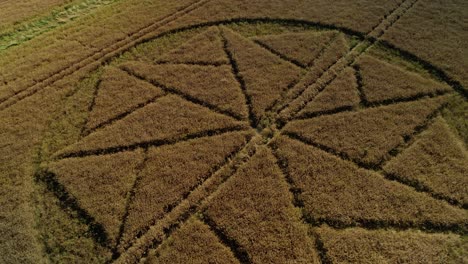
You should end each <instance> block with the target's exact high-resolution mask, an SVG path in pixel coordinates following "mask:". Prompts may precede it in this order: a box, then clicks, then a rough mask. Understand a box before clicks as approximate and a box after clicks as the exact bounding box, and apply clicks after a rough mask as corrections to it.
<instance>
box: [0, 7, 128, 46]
mask: <svg viewBox="0 0 468 264" xmlns="http://www.w3.org/2000/svg"><path fill="white" fill-rule="evenodd" d="M118 1H120V0H85V1H81V2H75V3H71V4H68V5H65V6H64V7H62V8H60V9H58V10H54V11H52V13H50V14H49V15H47V16H45V17H41V18H38V19H35V20H33V21H29V22H25V23H23V24H22V25H19V26H16V27H15V28H14V29H12V30H9V31H6V32H3V33H0V51H3V50H6V49H8V48H10V47H13V46H17V45H20V44H22V43H24V42H26V41H28V40H31V39H33V38H35V37H37V36H39V35H41V34H43V33H45V32H47V31H50V30H52V29H55V28H57V27H59V26H63V25H65V24H67V23H69V22H71V21H73V20H76V19H77V18H79V17H82V16H84V15H87V14H89V13H90V12H91V11H93V10H94V9H97V8H98V7H101V6H106V5H110V4H113V3H115V2H118Z"/></svg>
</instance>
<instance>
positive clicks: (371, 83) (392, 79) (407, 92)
mask: <svg viewBox="0 0 468 264" xmlns="http://www.w3.org/2000/svg"><path fill="white" fill-rule="evenodd" d="M358 67H359V69H360V74H361V76H362V90H363V92H364V95H365V97H366V99H367V101H369V102H371V103H373V102H381V101H386V100H395V99H404V98H409V97H412V96H417V95H426V94H437V93H440V92H447V91H450V90H451V89H452V88H451V87H450V86H448V85H447V84H445V83H441V82H437V81H434V80H431V79H428V78H424V77H422V76H420V75H418V74H417V73H413V72H409V71H406V70H404V69H402V68H400V67H397V66H394V65H391V64H390V63H387V62H384V61H381V60H378V59H375V58H372V57H370V56H363V57H361V58H360V59H359V61H358Z"/></svg>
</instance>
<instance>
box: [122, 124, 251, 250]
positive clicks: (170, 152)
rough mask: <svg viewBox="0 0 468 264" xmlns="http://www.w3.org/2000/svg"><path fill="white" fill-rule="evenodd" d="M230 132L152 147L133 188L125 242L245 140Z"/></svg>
mask: <svg viewBox="0 0 468 264" xmlns="http://www.w3.org/2000/svg"><path fill="white" fill-rule="evenodd" d="M247 136H248V134H247V132H230V133H226V134H222V135H219V136H213V137H206V138H200V139H195V140H189V141H186V142H182V143H178V144H175V145H168V146H162V147H155V148H151V149H150V150H149V152H148V158H147V162H146V165H145V168H144V169H143V170H142V173H141V177H140V180H139V181H138V184H137V186H136V189H135V197H134V199H133V201H132V204H131V206H130V209H129V212H128V220H127V221H126V225H125V232H124V236H123V242H124V245H125V244H127V243H128V242H130V241H131V240H132V239H133V238H134V237H135V236H137V235H138V234H141V233H142V232H144V231H145V230H146V228H147V227H148V226H150V225H151V224H152V223H154V221H156V220H157V219H160V218H161V217H162V216H163V215H164V214H165V213H167V212H168V211H169V210H171V208H172V207H174V206H175V205H176V204H177V203H179V202H180V201H181V200H182V199H183V198H184V197H185V196H186V195H188V194H189V193H190V191H191V190H193V189H194V188H195V187H196V186H197V185H198V184H200V183H201V182H203V181H204V180H205V179H206V178H207V177H209V176H210V174H211V173H213V172H214V171H215V170H216V169H217V168H219V167H220V166H221V165H222V164H224V163H225V162H226V160H227V158H228V157H229V156H230V155H232V154H234V153H236V152H237V151H239V150H240V149H241V148H242V147H243V146H244V145H245V143H246V141H247Z"/></svg>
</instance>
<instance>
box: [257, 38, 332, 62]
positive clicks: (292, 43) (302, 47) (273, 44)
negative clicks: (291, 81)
mask: <svg viewBox="0 0 468 264" xmlns="http://www.w3.org/2000/svg"><path fill="white" fill-rule="evenodd" d="M335 35H336V32H334V31H324V32H304V33H287V34H281V35H269V36H261V37H256V38H254V40H255V41H258V42H260V43H261V44H263V45H265V46H267V47H268V48H270V49H272V50H274V51H275V52H277V53H279V54H281V55H283V56H284V57H286V58H288V59H290V60H291V61H294V62H296V63H298V64H299V65H301V66H303V67H308V66H310V65H311V64H312V62H313V61H314V59H316V58H317V57H318V56H319V55H320V53H321V52H322V51H323V50H324V49H325V48H326V47H327V45H328V44H329V43H330V41H331V40H332V39H333V38H334V37H335Z"/></svg>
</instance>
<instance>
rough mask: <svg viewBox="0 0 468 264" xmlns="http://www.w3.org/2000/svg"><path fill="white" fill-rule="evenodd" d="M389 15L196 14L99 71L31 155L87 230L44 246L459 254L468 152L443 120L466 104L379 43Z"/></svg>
mask: <svg viewBox="0 0 468 264" xmlns="http://www.w3.org/2000/svg"><path fill="white" fill-rule="evenodd" d="M407 2H408V1H407ZM409 2H411V1H409ZM403 7H405V6H404V5H403ZM409 7H411V6H408V8H409ZM397 12H401V13H404V10H403V11H402V10H397ZM399 15H401V14H400V13H397V15H396V16H399ZM392 19H394V18H393V17H392V16H391V15H390V16H388V17H386V18H385V20H383V21H382V23H381V25H380V26H378V27H376V28H375V32H370V33H369V34H368V35H366V36H363V35H361V36H358V35H350V33H349V32H343V31H341V30H339V29H337V28H333V27H322V26H318V25H313V24H307V23H298V22H297V23H296V22H294V23H293V22H291V21H289V22H287V21H284V22H280V21H271V22H265V21H249V22H242V23H235V22H223V23H214V24H213V25H201V26H196V27H190V28H186V29H183V30H176V31H173V32H171V33H170V34H162V35H160V36H157V37H155V38H153V39H151V40H149V41H146V42H144V43H140V44H138V45H136V46H134V47H133V48H131V49H129V50H128V51H127V52H125V53H123V54H121V55H120V56H118V57H117V58H114V59H113V60H110V61H109V62H107V63H106V64H105V65H103V66H101V67H99V69H97V70H94V71H93V72H92V73H90V74H89V75H88V76H87V77H86V78H84V79H83V80H81V81H80V82H79V83H78V84H77V85H76V88H75V89H74V90H73V92H71V93H69V94H67V95H66V97H65V99H64V102H63V109H64V110H63V112H62V113H59V114H57V116H55V117H54V120H53V121H51V123H50V125H49V127H50V128H49V131H48V133H46V135H45V136H44V139H43V142H42V146H41V148H40V150H39V151H38V152H39V154H38V157H39V158H38V159H39V160H38V162H37V163H38V164H39V165H38V166H37V172H36V174H35V176H36V179H37V181H36V184H37V185H39V186H42V187H43V189H44V193H45V194H47V195H48V196H50V197H49V198H48V199H49V200H47V201H43V203H45V204H48V203H49V205H47V206H46V207H48V208H49V207H50V208H54V207H53V206H56V207H57V208H58V209H57V210H56V211H60V212H62V213H63V216H62V218H63V219H61V220H57V221H56V222H60V221H62V222H67V221H68V222H70V223H71V222H73V223H74V224H73V226H76V228H75V227H74V229H75V231H76V230H84V231H82V233H81V234H80V233H79V232H75V233H74V234H71V233H70V234H68V235H66V236H65V235H63V234H62V233H63V232H65V231H63V232H62V231H60V230H63V228H62V229H60V228H59V227H55V231H53V232H52V231H50V230H49V231H47V232H49V233H47V232H46V231H42V232H43V233H42V234H41V235H42V236H43V237H44V239H43V242H44V244H45V246H44V247H45V248H46V249H47V251H48V252H47V253H48V254H50V255H51V256H57V255H60V254H61V253H60V250H62V252H67V254H70V255H73V254H76V256H74V257H73V258H70V259H68V260H71V259H73V260H74V261H76V260H80V256H79V255H80V254H79V251H78V250H77V251H76V252H73V251H72V250H69V247H67V246H66V244H67V243H70V242H69V241H75V242H76V241H80V240H78V237H81V236H83V237H89V238H90V240H89V241H88V240H87V242H86V243H90V245H89V248H93V250H92V251H88V253H87V254H89V255H92V254H95V255H93V256H81V257H82V259H81V261H84V259H86V261H89V262H92V261H93V262H108V263H110V262H115V263H463V262H464V261H466V258H467V254H468V243H467V242H466V241H467V239H466V235H467V232H468V212H467V211H466V209H467V208H468V196H467V195H468V189H467V188H468V177H467V175H468V152H467V151H466V142H464V141H463V139H462V138H463V136H460V134H463V131H464V130H463V129H460V128H459V127H455V126H454V125H453V121H451V120H453V119H454V117H451V116H450V113H452V112H455V110H453V109H454V108H457V109H458V108H459V107H460V104H461V105H464V104H466V102H465V99H464V98H463V96H462V95H460V94H459V93H458V92H457V91H455V90H454V89H453V87H452V86H451V85H450V84H448V83H447V82H446V80H443V79H442V78H440V76H439V75H438V74H437V73H434V71H432V69H430V68H428V66H427V65H426V66H424V65H423V66H421V65H420V64H419V62H418V61H417V60H416V59H415V58H414V57H403V56H400V55H399V54H398V52H396V51H393V50H392V49H391V48H389V47H387V46H385V45H379V37H380V36H381V35H382V34H383V32H384V31H385V30H386V28H388V27H389V26H390V25H391V24H392V23H393V22H394V21H392ZM396 19H397V18H396ZM368 36H372V37H368ZM447 113H449V114H447ZM52 204H55V205H52ZM49 211H52V209H50V210H49ZM49 214H51V215H52V214H55V215H56V214H57V212H55V213H54V212H49ZM51 215H49V216H47V215H45V216H44V217H42V218H41V219H45V218H48V217H49V218H50V217H51ZM64 219H65V220H64ZM41 221H45V222H46V220H41ZM68 222H67V223H68ZM55 225H57V226H59V225H58V224H57V223H55ZM50 228H51V229H52V228H53V227H50ZM69 228H70V229H71V224H70V225H69ZM54 235H55V236H57V237H59V236H61V237H60V239H56V240H60V241H59V242H57V241H56V240H53V239H49V238H47V237H48V236H54ZM51 241H55V242H51ZM85 246H86V245H85ZM85 246H83V247H84V248H86V247H85ZM57 248H58V249H57ZM54 259H59V260H61V261H66V260H67V258H58V257H57V258H54V257H51V260H54ZM91 260H92V261H91ZM58 262H60V261H58Z"/></svg>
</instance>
